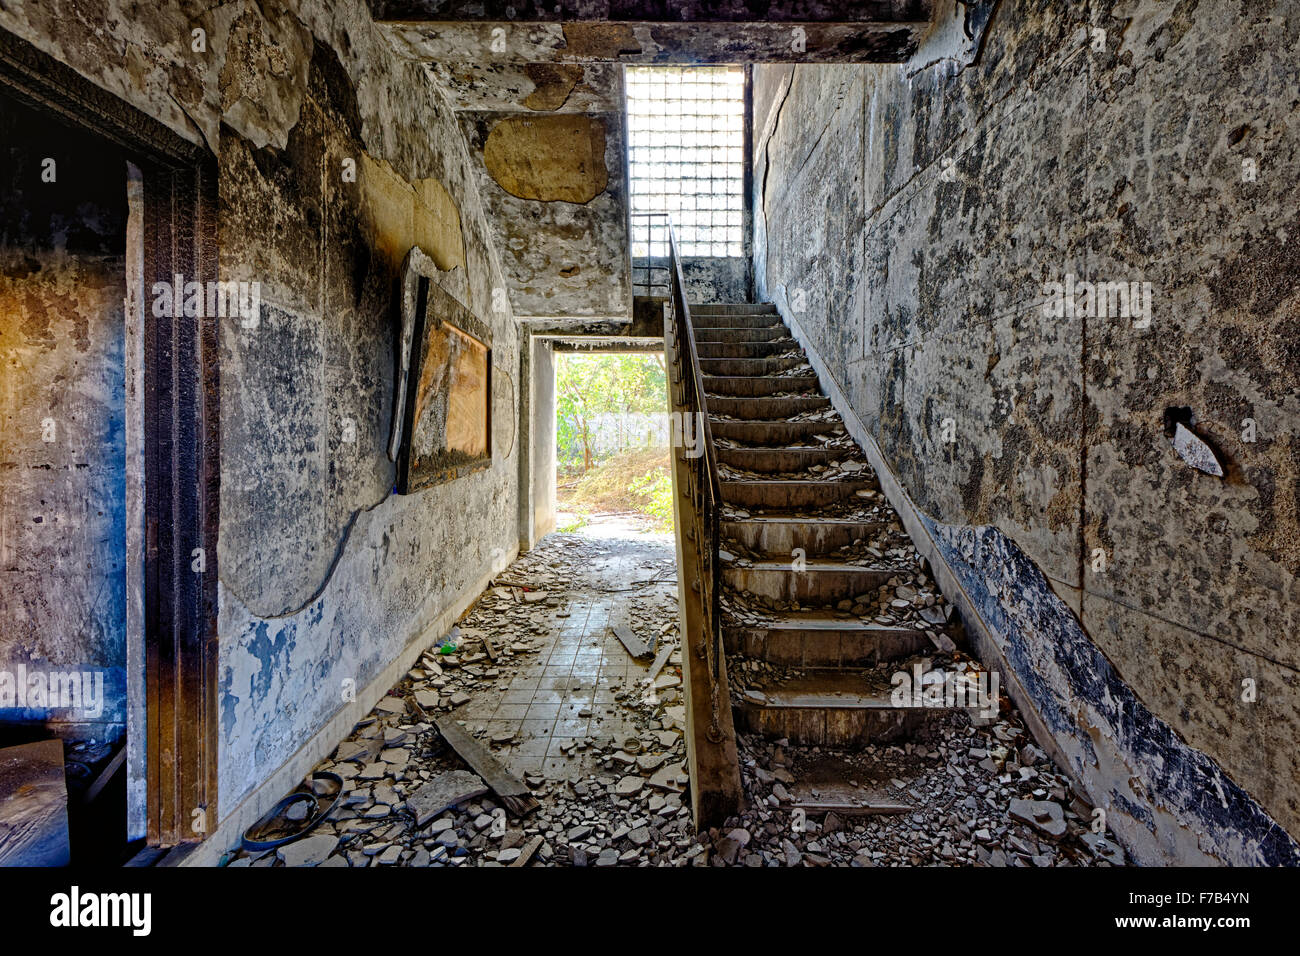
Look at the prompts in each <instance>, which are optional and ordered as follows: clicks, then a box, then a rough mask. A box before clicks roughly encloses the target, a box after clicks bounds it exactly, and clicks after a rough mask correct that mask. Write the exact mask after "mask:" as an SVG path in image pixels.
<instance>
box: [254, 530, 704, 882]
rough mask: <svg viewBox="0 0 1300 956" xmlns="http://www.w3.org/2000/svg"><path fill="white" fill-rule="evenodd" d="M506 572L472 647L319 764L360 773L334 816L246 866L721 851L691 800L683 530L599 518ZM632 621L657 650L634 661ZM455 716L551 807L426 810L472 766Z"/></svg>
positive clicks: (676, 860)
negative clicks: (700, 829)
mask: <svg viewBox="0 0 1300 956" xmlns="http://www.w3.org/2000/svg"><path fill="white" fill-rule="evenodd" d="M496 583H497V586H496V587H493V588H490V589H489V590H488V591H486V592H484V594H483V595H482V596H481V597H480V598H479V600H478V601H477V602H476V604H475V605H474V606H473V607H472V608H471V609H470V611H469V612H468V613H467V614H466V615H465V616H464V618H463V619H462V621H461V622H460V624H459V625H458V626H457V628H456V631H454V632H453V634H452V635H451V636H450V637H451V640H452V641H454V642H455V644H456V650H455V653H451V654H443V653H441V652H440V650H439V648H438V647H437V646H435V647H433V648H432V649H431V650H430V651H429V652H428V653H426V654H425V655H424V657H423V658H422V659H421V661H420V662H419V663H418V664H417V666H416V667H415V668H413V669H412V670H411V671H410V672H409V673H408V674H407V676H406V678H405V679H403V680H402V681H401V682H400V683H399V684H398V685H397V686H396V687H394V688H393V689H392V690H391V691H390V692H389V695H388V696H387V697H385V698H384V699H383V700H381V701H380V702H379V704H378V706H377V707H376V708H375V710H374V711H373V712H372V713H371V715H370V716H369V717H368V718H366V719H365V720H363V721H361V722H360V723H359V724H358V725H357V726H356V728H355V730H354V732H353V733H352V735H351V736H350V737H349V738H348V739H347V740H346V741H344V742H343V743H342V744H340V745H339V747H338V749H337V750H336V751H335V753H334V754H333V756H332V758H331V759H330V760H327V761H324V762H323V763H322V764H320V765H319V766H318V767H317V768H316V769H317V770H328V771H331V772H333V773H337V774H339V775H340V776H341V777H343V778H344V789H345V793H344V796H343V799H342V800H341V801H340V806H339V808H338V809H336V810H335V812H334V813H333V814H332V815H331V816H330V817H329V819H328V820H327V821H325V822H324V823H322V824H320V825H319V826H318V827H317V828H316V829H315V830H314V831H313V832H312V834H311V835H310V836H308V837H305V838H304V839H301V840H298V841H296V842H294V843H291V844H287V845H285V846H283V847H281V848H279V849H278V850H269V851H265V852H263V853H260V854H251V855H250V854H246V853H243V852H239V853H237V854H235V856H234V858H233V860H232V861H231V862H230V864H229V865H232V866H249V865H252V866H272V865H328V866H373V865H387V864H398V865H410V866H459V865H502V864H510V863H514V864H516V865H521V863H528V864H531V865H539V864H546V863H559V864H561V865H571V864H574V863H577V864H578V865H583V864H590V865H610V864H613V863H620V864H625V865H626V864H632V865H635V864H638V863H643V862H645V863H654V864H661V865H662V864H668V865H672V864H682V863H686V862H688V861H689V860H690V859H693V858H695V857H697V856H700V855H702V854H703V853H704V848H703V847H702V846H700V845H699V844H698V843H697V842H696V841H695V839H694V831H693V828H692V826H691V821H690V811H689V808H688V806H686V805H684V802H683V800H684V788H685V785H686V773H685V770H684V766H683V764H684V761H685V747H684V743H683V740H682V728H683V723H684V719H685V710H684V706H683V703H682V699H681V667H680V656H679V654H678V652H677V650H676V647H677V639H678V638H677V583H676V576H675V569H674V550H673V542H672V538H671V537H669V536H667V535H659V534H647V533H644V532H642V531H641V530H640V528H639V526H638V525H637V524H636V522H634V521H631V520H629V519H627V518H625V517H623V518H618V519H615V520H605V521H602V520H600V519H599V518H594V519H593V520H592V521H591V523H589V524H588V525H586V526H585V527H584V528H583V530H582V531H581V532H580V533H574V534H558V533H557V534H552V535H550V536H548V537H547V538H545V539H544V540H543V541H542V542H541V543H540V544H539V545H538V546H537V547H536V548H535V549H534V550H533V551H531V552H529V553H528V554H525V555H523V556H521V557H520V558H519V560H517V561H516V562H514V564H512V565H511V566H510V567H509V568H508V569H507V570H506V571H504V572H502V573H501V574H500V575H498V577H497V579H496ZM616 629H617V630H618V631H621V632H622V633H623V634H624V636H631V637H632V638H634V639H638V640H640V641H641V642H643V643H644V644H646V645H648V650H649V652H650V653H649V654H647V655H646V656H644V657H641V658H634V657H633V656H632V655H631V654H630V653H629V651H628V649H627V648H626V647H625V646H624V643H623V641H622V640H620V638H619V637H618V636H617V634H616ZM484 638H486V640H487V643H486V644H485V642H484ZM489 649H490V650H491V652H492V656H495V660H493V659H492V656H490V655H489ZM661 653H662V655H663V657H662V659H660V654H661ZM656 663H657V664H659V665H660V669H659V670H658V672H657V674H656V675H655V679H654V680H648V679H647V678H648V675H649V674H650V673H651V668H652V666H653V665H654V664H656ZM408 701H410V702H413V703H414V704H415V706H414V707H413V706H411V703H408ZM421 712H422V715H423V717H424V719H421V716H422V715H421ZM448 717H450V718H452V719H454V720H456V721H458V722H460V723H461V724H462V725H463V726H464V728H465V729H466V730H467V731H468V732H469V733H470V734H472V735H474V736H475V737H476V738H477V739H478V740H479V742H480V743H481V744H483V745H484V746H485V747H487V748H489V749H490V751H491V753H492V754H493V756H495V757H496V758H497V759H498V760H499V761H501V763H502V764H504V765H505V766H506V767H507V768H508V769H509V770H510V771H511V772H513V773H514V774H516V775H518V776H519V777H521V778H522V779H523V780H524V781H525V783H526V784H527V786H528V787H529V789H531V790H532V793H533V796H534V797H536V799H537V800H538V801H539V803H540V807H539V808H538V809H537V810H536V811H534V812H533V813H531V814H528V815H527V816H526V817H524V818H514V817H512V816H510V815H508V814H507V813H506V812H505V809H504V807H502V806H501V805H500V802H499V801H497V800H495V799H493V796H492V794H491V793H487V794H483V795H479V796H474V797H470V798H467V799H465V800H463V801H462V802H460V803H459V805H458V806H455V807H450V808H447V809H446V810H445V812H437V813H433V814H432V815H431V817H430V818H429V819H425V820H423V821H421V820H419V819H418V818H417V815H420V816H422V815H423V814H424V813H425V812H426V811H427V810H428V807H429V804H428V802H427V800H426V801H424V802H421V800H422V797H423V796H425V795H427V794H428V793H429V792H430V791H435V795H436V796H437V798H438V799H439V800H441V799H443V797H442V795H441V793H438V792H437V786H438V784H439V783H440V781H445V782H448V783H449V784H455V783H456V782H457V781H458V780H463V779H464V778H463V777H459V778H457V777H452V776H450V775H451V774H453V773H454V772H456V771H461V772H462V773H463V772H464V771H465V770H467V768H466V765H465V762H464V761H463V760H461V758H460V757H459V756H458V755H457V754H456V752H455V751H454V750H453V749H452V748H451V747H449V746H448V745H447V744H446V743H445V742H444V741H443V740H442V738H441V737H440V735H439V734H438V732H437V730H436V729H435V728H434V727H433V725H432V720H433V719H438V720H445V719H447V718H448ZM422 787H424V788H425V790H424V794H421V788H422ZM327 789H329V788H327V787H322V790H327ZM471 789H477V788H471ZM466 792H469V791H466ZM412 800H414V801H415V803H416V805H417V806H419V807H420V809H419V810H413V808H412V806H411V805H410V804H408V801H412ZM322 802H324V801H322ZM435 809H437V808H435ZM298 812H301V811H298ZM421 822H422V825H417V824H418V823H421ZM288 825H292V823H291V822H290V823H289V824H288ZM539 838H540V839H539Z"/></svg>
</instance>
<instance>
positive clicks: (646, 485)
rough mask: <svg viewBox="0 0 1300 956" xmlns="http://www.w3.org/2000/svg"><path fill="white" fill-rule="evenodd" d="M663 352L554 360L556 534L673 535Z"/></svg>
mask: <svg viewBox="0 0 1300 956" xmlns="http://www.w3.org/2000/svg"><path fill="white" fill-rule="evenodd" d="M667 387H668V386H667V374H666V371H665V366H664V355H663V353H662V352H651V353H591V352H564V351H559V350H558V349H557V351H556V355H555V446H556V447H555V467H556V506H557V508H558V513H557V519H556V527H557V529H558V530H560V531H577V530H580V529H582V528H583V527H585V526H588V525H590V524H591V523H593V522H596V521H599V522H602V523H604V524H612V525H618V526H622V527H625V528H626V529H627V530H628V532H629V533H650V534H671V533H672V530H673V502H672V478H671V475H670V473H669V467H670V461H669V454H668V446H669V441H670V439H671V435H670V430H669V419H668V412H667V397H666V396H667Z"/></svg>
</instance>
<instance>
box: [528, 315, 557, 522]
mask: <svg viewBox="0 0 1300 956" xmlns="http://www.w3.org/2000/svg"><path fill="white" fill-rule="evenodd" d="M532 348H533V383H532V384H533V400H532V412H533V463H534V467H533V473H532V487H533V540H534V541H536V540H538V539H539V538H541V537H543V536H544V535H547V534H550V533H551V532H552V531H554V530H555V350H554V347H553V346H552V343H550V342H548V341H546V340H545V339H541V338H534V339H533V340H532Z"/></svg>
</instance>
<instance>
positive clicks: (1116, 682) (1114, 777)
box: [774, 287, 1300, 866]
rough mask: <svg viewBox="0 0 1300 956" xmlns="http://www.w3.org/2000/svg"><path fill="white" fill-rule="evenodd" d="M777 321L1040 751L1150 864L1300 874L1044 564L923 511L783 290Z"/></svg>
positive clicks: (1275, 832)
mask: <svg viewBox="0 0 1300 956" xmlns="http://www.w3.org/2000/svg"><path fill="white" fill-rule="evenodd" d="M774 297H775V298H777V299H778V303H777V304H778V310H779V311H780V313H781V315H782V317H783V318H784V319H785V321H786V323H787V324H788V325H789V327H790V330H791V333H792V334H793V335H794V337H795V339H796V340H797V341H798V342H799V343H800V344H801V345H802V346H803V347H804V349H805V350H806V351H807V354H808V360H809V362H810V364H811V365H812V367H813V368H814V369H815V370H816V372H817V374H818V376H819V378H820V380H821V384H822V388H823V390H824V391H825V393H826V395H827V397H828V398H829V399H830V401H831V404H832V406H834V408H835V409H836V411H838V412H839V413H840V414H841V415H842V416H843V418H844V425H845V428H846V429H847V430H848V432H849V434H851V435H852V436H853V438H854V439H855V440H856V441H857V442H858V443H859V444H860V445H861V446H862V448H863V449H864V451H865V452H866V455H867V458H868V460H869V461H870V462H871V466H872V467H873V468H874V469H875V470H876V474H877V477H878V478H879V481H880V487H881V490H882V492H883V493H884V494H885V496H886V497H887V498H888V499H889V502H890V504H891V505H892V506H893V507H894V510H895V511H897V512H898V514H899V517H900V519H901V521H902V523H903V527H904V528H905V529H906V530H907V533H908V534H909V535H910V536H911V538H912V541H913V543H914V544H915V546H916V549H917V551H918V552H920V553H921V555H922V556H924V557H925V559H926V560H927V561H928V562H929V563H930V568H931V571H932V574H933V576H934V578H935V580H936V582H937V583H938V584H939V587H940V588H941V589H942V591H943V593H944V595H945V596H946V597H947V598H948V599H949V600H950V601H951V602H952V603H953V604H954V605H956V607H957V610H958V612H959V613H960V614H961V617H962V622H963V624H964V625H965V627H966V630H967V633H968V634H969V636H970V638H971V642H972V644H973V645H974V650H975V652H976V654H977V655H978V656H979V657H980V659H981V660H982V661H983V662H984V663H985V664H986V665H987V666H989V667H991V668H993V669H995V670H998V671H999V672H1000V673H1001V679H1002V685H1003V687H1004V688H1005V689H1006V691H1007V694H1008V696H1009V697H1010V698H1011V699H1012V700H1013V701H1015V703H1016V706H1017V707H1018V708H1019V709H1020V712H1021V715H1022V716H1023V718H1024V720H1025V723H1026V725H1027V726H1028V728H1029V730H1030V732H1031V733H1032V734H1033V735H1034V738H1035V740H1037V742H1038V743H1039V745H1040V746H1042V747H1043V748H1044V749H1045V750H1046V751H1047V752H1048V753H1049V754H1050V755H1051V756H1052V758H1053V759H1054V760H1055V761H1056V763H1057V764H1058V765H1059V766H1060V767H1062V768H1063V769H1065V770H1066V771H1067V772H1069V773H1070V774H1071V776H1072V777H1073V778H1074V781H1075V783H1076V784H1077V786H1078V789H1079V790H1080V792H1082V793H1084V794H1086V795H1087V797H1088V799H1089V800H1090V802H1091V803H1092V804H1093V805H1094V806H1097V807H1100V808H1102V809H1103V810H1104V811H1105V813H1106V825H1107V826H1108V827H1109V828H1110V829H1111V832H1112V833H1114V834H1115V836H1116V837H1117V838H1118V839H1119V841H1120V842H1121V843H1122V844H1123V846H1124V848H1125V850H1126V851H1127V852H1128V854H1129V856H1130V857H1131V858H1132V859H1133V860H1135V861H1136V862H1138V863H1142V864H1147V865H1213V864H1228V865H1235V866H1259V865H1267V866H1276V865H1292V866H1294V865H1300V844H1297V843H1296V841H1295V840H1294V839H1293V838H1292V837H1291V836H1289V835H1288V834H1287V833H1286V831H1285V830H1283V829H1282V827H1281V826H1279V825H1278V824H1277V822H1276V821H1274V820H1273V819H1272V818H1271V817H1270V816H1269V815H1268V813H1267V812H1266V811H1265V810H1264V809H1263V808H1262V807H1261V806H1260V805H1259V803H1258V802H1257V801H1256V800H1254V799H1253V798H1252V797H1251V796H1250V795H1249V794H1248V793H1246V792H1245V791H1244V790H1243V789H1242V788H1241V787H1239V786H1238V785H1237V784H1236V783H1234V782H1233V781H1232V780H1231V779H1230V778H1229V777H1228V776H1227V774H1226V773H1224V772H1223V770H1222V768H1220V767H1219V766H1218V764H1216V763H1215V762H1214V761H1213V760H1212V759H1211V758H1210V757H1208V756H1207V755H1206V754H1204V753H1202V752H1201V751H1199V750H1196V749H1195V748H1192V747H1190V746H1188V745H1187V744H1186V743H1185V742H1183V740H1182V739H1181V738H1180V737H1179V736H1178V734H1177V733H1176V732H1175V731H1174V730H1173V728H1172V727H1170V726H1169V725H1168V724H1167V723H1166V722H1165V721H1163V720H1161V719H1160V718H1159V717H1157V716H1156V715H1154V714H1153V713H1151V711H1150V710H1148V709H1147V707H1146V706H1145V705H1144V704H1143V703H1142V701H1141V700H1140V699H1139V698H1138V697H1137V695H1136V694H1134V692H1133V690H1132V689H1131V688H1130V687H1129V686H1128V685H1127V684H1126V683H1125V682H1124V680H1123V679H1122V678H1121V677H1120V676H1119V674H1118V673H1117V672H1116V671H1115V669H1114V667H1113V666H1112V665H1111V664H1110V662H1109V661H1108V660H1107V659H1106V656H1105V655H1104V654H1103V653H1102V652H1101V650H1100V649H1098V648H1097V646H1096V645H1095V644H1094V643H1093V641H1092V640H1091V638H1089V637H1088V635H1087V634H1086V632H1085V631H1084V630H1083V627H1082V625H1081V624H1080V623H1079V620H1078V618H1077V617H1076V616H1075V614H1074V612H1073V611H1072V610H1071V608H1070V607H1069V606H1068V605H1067V604H1066V602H1065V601H1063V600H1062V599H1061V598H1060V597H1059V596H1058V595H1057V594H1056V593H1055V591H1054V590H1053V588H1052V586H1051V582H1049V581H1048V580H1047V579H1046V578H1045V577H1044V576H1043V574H1042V572H1041V571H1039V569H1038V568H1037V566H1036V565H1034V564H1033V562H1032V561H1030V560H1029V558H1028V557H1027V556H1026V555H1025V554H1024V553H1023V552H1022V551H1021V550H1020V549H1019V547H1017V546H1016V544H1015V542H1013V541H1012V540H1011V539H1009V538H1007V537H1006V536H1005V535H1003V534H1002V533H1001V532H1000V531H998V530H997V529H996V528H987V527H985V528H975V527H964V526H953V525H943V524H940V523H938V522H936V521H934V520H933V519H931V518H929V517H927V516H926V515H924V514H922V513H921V512H920V510H919V509H918V508H917V507H916V505H915V503H914V502H913V501H912V499H911V496H910V495H908V493H907V491H906V489H904V488H903V486H902V484H901V483H900V482H899V480H898V479H897V477H896V476H895V475H894V473H893V471H892V470H891V468H890V466H889V463H888V461H887V460H886V459H885V457H884V454H883V453H882V452H881V450H880V447H879V446H878V445H877V444H876V441H875V438H874V436H873V435H872V434H871V433H870V432H869V431H868V430H867V428H866V426H865V425H864V424H863V422H862V420H861V419H860V418H859V417H858V415H857V413H856V412H855V411H854V410H853V408H852V406H851V405H850V403H849V401H848V399H847V397H846V396H845V394H844V391H843V389H842V388H841V387H840V385H839V383H838V382H837V381H836V379H835V377H834V376H833V375H832V374H831V371H830V367H829V366H828V364H827V363H826V361H825V360H824V359H823V358H822V356H821V354H820V353H819V352H818V350H817V348H816V346H815V344H814V343H813V342H812V341H811V340H810V339H809V337H808V336H807V334H806V333H805V332H804V331H803V329H802V328H801V327H800V325H799V322H798V320H797V319H796V318H795V317H794V316H793V315H792V314H791V312H790V310H789V308H788V303H787V302H786V301H785V298H786V297H785V290H784V288H782V287H778V288H777V290H776V295H775V296H774Z"/></svg>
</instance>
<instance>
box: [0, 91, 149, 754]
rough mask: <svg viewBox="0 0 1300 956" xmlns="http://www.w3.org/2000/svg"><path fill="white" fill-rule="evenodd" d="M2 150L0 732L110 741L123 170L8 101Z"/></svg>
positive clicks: (118, 545)
mask: <svg viewBox="0 0 1300 956" xmlns="http://www.w3.org/2000/svg"><path fill="white" fill-rule="evenodd" d="M0 144H3V145H0V150H2V151H3V152H2V153H0V723H4V724H28V725H34V726H36V727H43V728H45V729H46V730H49V731H52V732H55V733H58V734H60V735H61V736H66V737H70V738H83V739H84V738H97V739H100V740H103V739H114V738H117V737H120V736H121V734H122V732H123V730H124V728H125V719H126V699H125V692H124V691H125V685H126V669H125V668H126V561H125V554H124V549H125V543H126V427H125V415H126V408H125V400H124V395H125V366H124V354H125V317H124V313H123V298H124V296H125V292H126V232H127V167H126V160H125V158H124V157H123V156H122V155H121V154H119V153H117V152H116V151H115V150H114V149H113V148H112V147H111V146H109V145H108V144H106V143H104V142H102V141H100V140H98V139H96V138H95V137H93V136H91V135H89V134H87V133H84V132H81V131H79V130H74V129H73V128H72V127H69V126H65V125H63V124H61V123H55V122H51V121H50V119H49V117H45V116H41V115H40V114H38V113H36V112H35V111H34V110H31V109H29V108H27V107H25V106H22V105H20V104H19V103H18V102H17V101H16V100H13V99H11V98H10V97H8V96H6V95H4V93H3V92H2V91H0ZM73 677H75V685H74V684H73V683H72V682H71V678H73ZM65 678H67V679H68V683H66V684H64V683H63V681H64V679H65ZM73 690H75V695H74V694H72V693H71V692H72V691H73Z"/></svg>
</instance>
